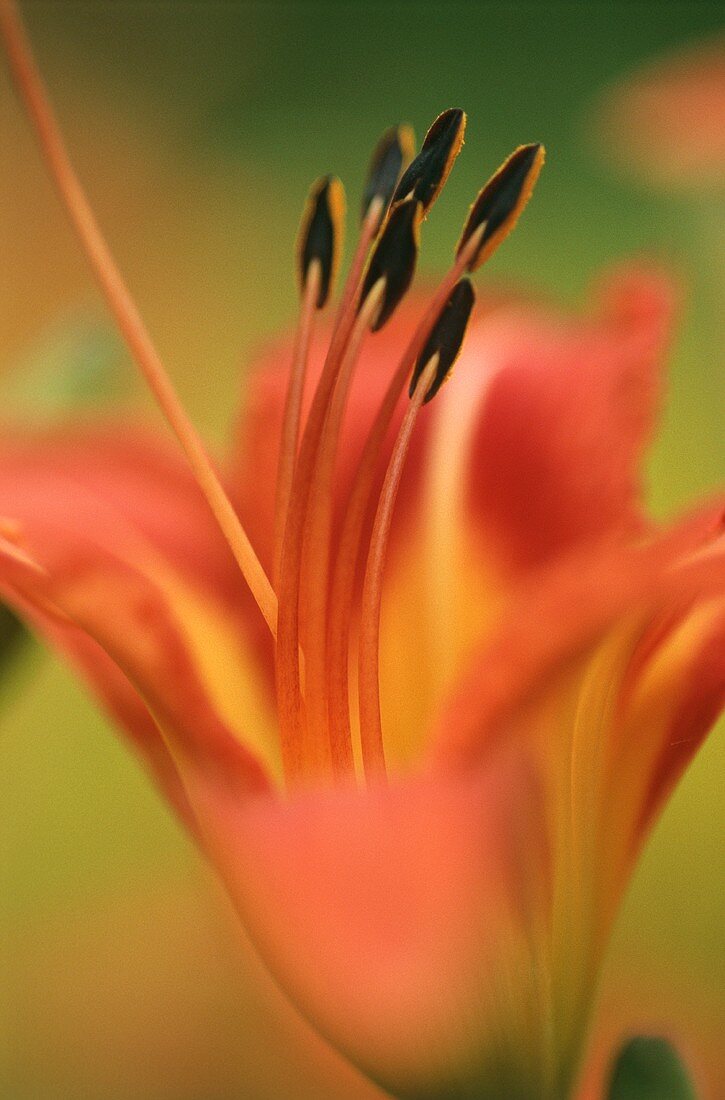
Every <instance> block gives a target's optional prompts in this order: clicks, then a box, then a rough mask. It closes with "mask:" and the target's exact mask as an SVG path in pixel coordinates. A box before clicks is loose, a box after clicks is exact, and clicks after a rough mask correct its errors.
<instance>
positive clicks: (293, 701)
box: [276, 279, 384, 781]
mask: <svg viewBox="0 0 725 1100" xmlns="http://www.w3.org/2000/svg"><path fill="white" fill-rule="evenodd" d="M383 291H384V280H382V279H381V280H380V281H379V282H378V283H377V284H376V285H375V286H374V287H373V289H372V290H371V291H370V293H369V294H368V296H367V298H366V300H365V302H364V303H363V305H362V307H361V309H360V311H359V313H358V314H357V316H356V317H355V318H354V323H353V327H352V330H351V332H350V335H349V339H348V340H347V342H346V344H345V346H344V348H343V353H342V356H341V358H340V361H339V369H335V370H334V373H333V369H330V370H329V371H327V366H328V364H327V363H326V364H325V368H323V375H322V377H321V379H320V383H319V384H318V388H317V391H316V393H315V397H314V399H313V403H312V409H311V410H310V415H309V417H308V420H307V425H306V428H305V432H304V434H303V437H302V445H301V447H300V453H299V457H298V462H297V469H296V471H295V478H294V485H293V489H292V494H291V497H290V507H289V512H288V517H287V526H286V529H285V537H284V544H283V549H282V567H281V571H280V584H279V606H280V615H279V633H278V636H277V669H276V673H277V702H278V713H279V724H280V737H281V743H282V759H283V764H284V768H285V774H286V777H287V779H288V781H290V780H294V779H297V778H300V777H302V776H310V777H313V776H316V777H319V776H320V775H324V774H326V773H327V772H329V763H330V749H329V742H328V738H327V736H326V725H325V729H322V730H320V729H319V727H314V726H313V725H312V724H310V725H309V726H308V729H307V730H306V732H305V730H304V715H303V702H302V693H301V678H300V667H299V610H300V609H299V599H300V586H301V576H300V574H301V562H302V548H303V537H304V533H305V521H306V517H307V505H308V501H309V499H310V491H311V487H312V483H313V480H314V474H315V467H316V459H317V454H318V450H319V445H320V440H321V436H322V432H323V430H324V426H325V420H326V414H327V409H328V405H329V400H330V398H331V396H332V391H333V388H334V385H335V382H336V380H337V377H338V375H339V374H345V373H347V372H348V370H349V371H351V370H352V368H353V367H354V364H355V361H356V359H357V356H358V354H359V351H360V345H361V343H362V340H363V338H364V336H365V334H366V333H367V331H368V330H369V328H370V325H371V323H372V321H373V320H374V318H375V315H376V313H377V311H378V309H379V307H380V299H381V296H382V294H383ZM328 362H329V356H328ZM333 368H334V364H333ZM326 375H327V377H326ZM323 383H324V384H323ZM303 734H304V736H303ZM321 734H322V736H320V735H321Z"/></svg>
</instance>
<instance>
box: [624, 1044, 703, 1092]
mask: <svg viewBox="0 0 725 1100" xmlns="http://www.w3.org/2000/svg"><path fill="white" fill-rule="evenodd" d="M607 1097H608V1100H696V1094H695V1089H694V1086H693V1084H692V1081H691V1079H690V1075H689V1074H688V1072H687V1070H686V1068H685V1066H684V1065H683V1063H682V1062H681V1061H680V1057H679V1055H678V1054H677V1051H676V1050H675V1048H674V1047H673V1046H672V1044H671V1043H669V1042H668V1041H667V1039H661V1038H658V1037H655V1036H648V1035H637V1036H635V1038H634V1039H630V1040H629V1041H628V1042H627V1043H625V1045H624V1046H623V1047H622V1049H621V1051H620V1052H619V1056H618V1058H617V1061H616V1062H615V1064H614V1069H613V1072H612V1076H611V1080H610V1084H609V1092H608V1093H607Z"/></svg>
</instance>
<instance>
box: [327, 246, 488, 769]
mask: <svg viewBox="0 0 725 1100" xmlns="http://www.w3.org/2000/svg"><path fill="white" fill-rule="evenodd" d="M482 232H483V229H482V228H479V229H478V230H477V231H476V233H475V234H473V235H472V236H471V238H470V240H469V241H468V242H467V243H466V245H465V246H464V248H463V249H462V250H461V252H460V254H459V255H458V257H457V258H456V260H455V262H454V263H453V265H452V267H451V268H450V269H449V271H448V273H447V274H446V275H445V276H444V277H443V280H442V282H441V283H440V286H439V287H438V289H437V291H436V292H435V294H434V295H433V298H432V299H431V301H430V303H429V305H428V308H427V310H426V311H425V313H424V315H423V317H422V318H421V320H420V323H419V325H418V328H417V329H416V331H415V334H414V335H413V339H412V340H411V342H410V344H409V345H408V347H407V349H406V351H405V352H404V354H403V356H402V358H401V360H400V363H399V364H398V366H397V368H396V370H395V373H394V374H393V376H392V378H391V380H390V382H389V384H388V388H387V390H386V392H385V396H384V398H383V401H382V404H381V406H380V409H379V410H378V413H377V416H376V418H375V420H374V421H373V424H372V427H371V429H370V433H369V435H368V438H367V440H366V443H365V447H364V448H363V452H362V455H361V456H360V461H359V463H358V468H357V472H356V474H355V480H354V481H353V484H352V487H351V489H350V494H349V496H348V502H347V508H346V511H345V518H344V520H343V527H342V532H341V535H340V541H339V544H338V548H337V557H336V562H335V572H334V575H333V581H332V591H331V596H330V604H329V612H328V676H327V682H328V690H329V693H330V698H329V714H330V731H331V737H332V740H333V756H335V757H336V758H337V759H339V760H340V761H347V763H348V767H349V769H350V770H351V769H352V752H351V750H350V749H348V745H351V743H352V734H351V728H350V707H349V691H348V656H349V644H348V643H349V634H350V625H351V621H352V607H353V599H354V593H355V576H356V573H357V564H358V559H359V555H360V544H361V540H362V534H363V530H364V527H365V518H366V516H367V514H368V508H369V506H370V499H371V496H372V492H373V488H374V486H375V477H376V473H377V469H378V465H379V462H380V456H381V453H382V449H383V444H384V442H385V439H386V437H387V434H388V431H389V429H390V425H391V423H392V420H393V416H394V414H395V409H396V408H397V405H398V401H399V400H400V396H401V394H402V392H403V389H404V387H405V385H406V383H407V382H408V379H409V377H410V373H411V371H412V370H413V366H414V364H415V362H416V360H417V358H418V356H419V355H420V353H421V352H422V350H423V348H424V347H425V344H426V341H427V340H428V337H429V336H430V333H431V331H432V329H433V326H434V325H435V323H436V321H437V319H438V317H439V315H440V312H441V310H442V309H443V307H444V305H445V303H446V302H447V300H448V297H449V295H450V293H451V291H452V290H453V288H454V286H455V285H456V283H457V282H458V280H459V279H460V277H461V275H462V274H463V272H464V271H465V270H466V265H467V264H468V262H469V260H470V258H471V256H472V255H473V254H474V253H475V251H476V248H477V247H478V245H479V243H480V238H481V234H482Z"/></svg>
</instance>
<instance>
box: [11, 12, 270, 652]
mask: <svg viewBox="0 0 725 1100" xmlns="http://www.w3.org/2000/svg"><path fill="white" fill-rule="evenodd" d="M0 31H1V32H2V35H3V39H4V41H5V48H6V52H7V55H8V59H9V61H10V67H11V70H12V73H13V76H14V78H15V82H16V86H17V89H18V92H19V94H20V97H21V100H22V101H23V103H24V104H25V107H26V110H27V112H28V115H29V118H30V120H31V122H32V124H33V126H34V128H35V131H36V134H37V137H38V141H39V144H40V147H41V150H42V152H43V154H44V157H45V160H46V163H47V165H48V168H49V170H50V173H51V176H52V178H53V180H54V182H55V185H56V187H57V189H58V192H59V194H60V197H61V199H62V201H63V204H64V206H65V208H66V211H67V213H68V215H69V217H70V220H71V222H72V224H73V226H74V228H75V231H76V233H77V235H78V239H79V241H80V243H81V245H82V247H83V250H84V252H85V254H86V257H87V259H88V261H89V263H90V265H91V268H92V269H93V272H94V274H95V276H96V279H97V280H98V283H99V285H100V287H101V289H102V291H103V293H104V295H105V298H106V301H107V303H108V306H109V308H110V310H111V312H112V314H113V316H114V317H115V319H116V323H117V324H118V327H119V329H120V331H121V334H122V336H123V337H124V339H125V341H126V343H127V345H128V347H129V349H130V351H131V354H132V355H133V357H134V359H135V360H136V363H137V365H138V367H139V368H140V370H141V373H142V374H143V376H144V378H145V379H146V382H147V384H148V386H149V388H150V390H151V392H152V393H153V395H154V397H155V399H156V402H157V404H158V406H159V408H160V409H161V411H162V413H163V414H164V416H165V418H166V421H167V423H168V424H169V426H170V428H171V429H172V431H173V432H174V434H175V435H176V438H177V440H178V441H179V443H180V444H181V447H182V448H183V450H184V453H185V454H186V457H187V460H188V462H189V465H190V466H191V469H192V471H193V473H194V477H195V478H196V481H197V483H198V485H199V487H200V489H201V491H202V493H203V494H204V496H205V498H206V500H207V502H208V504H209V507H210V508H211V511H212V513H213V514H214V517H215V519H216V521H217V524H218V525H219V528H220V529H221V531H222V533H223V535H224V537H225V538H226V540H227V542H228V543H229V546H230V548H231V551H232V553H233V554H234V557H235V559H236V562H237V564H238V566H239V568H240V570H241V572H242V574H243V576H244V579H245V580H246V582H247V584H248V585H249V588H250V589H251V592H252V595H253V596H254V598H255V600H256V601H257V604H258V605H259V609H260V611H261V612H262V615H263V616H264V619H265V621H266V623H267V625H268V626H269V629H270V631H271V632H272V634H273V635H275V634H276V629H277V598H276V596H275V593H274V590H273V589H272V586H271V584H270V582H269V579H268V577H267V575H266V573H265V571H264V569H263V568H262V565H261V563H260V561H259V559H258V557H257V555H256V554H255V552H254V549H253V548H252V545H251V543H250V541H249V538H248V536H247V533H246V531H245V530H244V528H243V527H242V525H241V523H240V521H239V517H238V516H237V514H236V512H235V510H234V508H233V506H232V504H231V502H230V500H229V497H228V496H227V494H226V492H225V490H224V488H223V486H222V484H221V481H220V480H219V477H218V475H217V473H216V471H215V469H214V466H213V463H212V460H211V458H210V457H209V455H208V453H207V451H206V448H205V446H204V443H203V441H202V439H201V436H200V435H199V433H198V432H197V430H196V428H195V427H194V426H193V424H192V423H191V421H190V420H189V418H188V416H187V414H186V412H185V410H184V407H183V405H182V404H181V401H180V399H179V397H178V395H177V393H176V390H175V389H174V386H173V384H172V382H171V380H170V378H169V376H168V374H167V373H166V369H165V367H164V365H163V363H162V361H161V358H160V356H159V354H158V352H157V350H156V348H155V346H154V344H153V342H152V340H151V337H150V336H149V333H148V331H147V330H146V327H145V325H144V323H143V320H142V319H141V316H140V314H139V312H138V309H137V307H136V304H135V302H134V300H133V298H132V297H131V294H130V292H129V290H128V287H127V286H126V284H125V282H124V280H123V276H122V275H121V273H120V271H119V269H118V267H117V265H116V263H115V261H114V259H113V256H112V255H111V251H110V249H109V247H108V245H107V243H106V241H105V238H104V237H103V234H102V233H101V230H100V227H99V225H98V223H97V221H96V218H95V216H94V214H93V211H92V210H91V206H90V203H89V202H88V199H87V197H86V194H85V192H84V190H83V188H82V186H81V183H80V180H79V179H78V176H77V175H76V172H75V170H74V168H73V165H72V163H71V161H70V157H69V156H68V152H67V150H66V147H65V143H64V141H63V138H62V136H61V133H60V128H59V126H58V123H57V120H56V118H55V114H54V112H53V109H52V107H51V105H50V102H49V99H48V96H47V93H46V91H45V88H44V85H43V81H42V78H41V76H40V72H39V70H38V67H37V65H36V63H35V60H34V58H33V54H32V51H31V48H30V44H29V42H28V39H27V35H26V33H25V30H24V28H23V25H22V21H21V18H20V15H19V12H18V9H17V5H16V4H15V2H14V0H0Z"/></svg>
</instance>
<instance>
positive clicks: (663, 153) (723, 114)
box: [601, 38, 725, 192]
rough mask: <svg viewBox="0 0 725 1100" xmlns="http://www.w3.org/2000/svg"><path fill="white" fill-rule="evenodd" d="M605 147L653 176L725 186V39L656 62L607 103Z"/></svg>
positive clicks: (680, 184) (694, 187)
mask: <svg viewBox="0 0 725 1100" xmlns="http://www.w3.org/2000/svg"><path fill="white" fill-rule="evenodd" d="M601 122H602V127H603V132H604V138H605V148H606V150H607V153H608V154H611V155H612V156H613V157H614V158H615V159H616V160H617V161H619V163H620V164H621V165H622V166H623V167H626V168H627V169H629V170H630V171H634V172H636V174H637V175H638V176H640V177H641V178H642V179H643V180H644V181H645V182H646V183H648V184H655V185H658V186H664V187H668V188H669V187H672V188H676V189H678V190H679V189H682V190H688V191H700V192H704V191H721V190H722V188H723V186H725V38H723V39H718V40H716V41H713V42H705V43H701V44H698V45H696V46H692V47H690V48H689V49H687V50H682V51H680V52H679V53H677V54H675V55H673V56H671V57H667V58H663V59H660V60H658V61H655V62H653V63H652V64H650V65H649V66H647V67H646V68H644V69H640V70H638V71H637V72H635V73H634V74H633V75H632V76H630V77H628V78H626V79H625V80H623V81H622V82H621V83H620V84H619V85H617V86H616V87H614V88H613V89H611V90H610V91H609V92H608V94H607V96H606V98H605V100H604V103H603V105H602V113H601Z"/></svg>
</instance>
